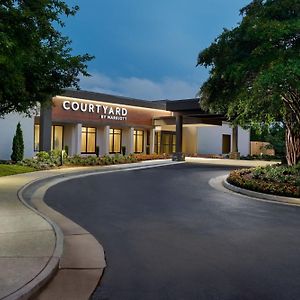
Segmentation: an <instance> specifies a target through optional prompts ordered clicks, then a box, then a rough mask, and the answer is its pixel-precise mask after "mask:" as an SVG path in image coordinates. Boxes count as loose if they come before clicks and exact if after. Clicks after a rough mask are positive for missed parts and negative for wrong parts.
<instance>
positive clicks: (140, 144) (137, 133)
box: [133, 130, 144, 153]
mask: <svg viewBox="0 0 300 300" xmlns="http://www.w3.org/2000/svg"><path fill="white" fill-rule="evenodd" d="M133 138H134V152H135V153H142V152H144V131H143V130H134V132H133Z"/></svg>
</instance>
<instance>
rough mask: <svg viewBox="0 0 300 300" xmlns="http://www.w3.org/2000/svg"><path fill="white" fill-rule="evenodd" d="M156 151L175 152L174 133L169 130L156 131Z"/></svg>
mask: <svg viewBox="0 0 300 300" xmlns="http://www.w3.org/2000/svg"><path fill="white" fill-rule="evenodd" d="M155 151H156V153H158V154H160V153H166V154H171V153H174V152H176V133H174V132H171V131H158V132H156V133H155Z"/></svg>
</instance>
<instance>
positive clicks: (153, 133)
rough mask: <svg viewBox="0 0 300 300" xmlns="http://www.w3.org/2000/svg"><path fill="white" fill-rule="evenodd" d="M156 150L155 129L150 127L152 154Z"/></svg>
mask: <svg viewBox="0 0 300 300" xmlns="http://www.w3.org/2000/svg"><path fill="white" fill-rule="evenodd" d="M154 151H155V129H154V128H153V129H150V154H153V153H154Z"/></svg>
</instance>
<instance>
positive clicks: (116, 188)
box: [45, 163, 300, 300]
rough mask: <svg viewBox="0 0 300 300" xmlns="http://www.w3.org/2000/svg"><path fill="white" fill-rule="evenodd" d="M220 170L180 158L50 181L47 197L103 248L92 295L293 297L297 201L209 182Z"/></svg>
mask: <svg viewBox="0 0 300 300" xmlns="http://www.w3.org/2000/svg"><path fill="white" fill-rule="evenodd" d="M228 170H229V168H228V167H222V166H208V165H196V164H188V163H186V164H178V165H173V166H167V167H159V168H153V169H145V170H135V171H129V172H116V173H108V174H100V175H96V176H90V177H85V178H81V179H73V180H71V181H67V182H64V183H61V184H58V185H56V186H54V187H52V188H50V189H49V190H48V192H47V194H46V197H45V200H46V202H47V203H48V204H49V205H50V206H51V207H53V208H54V209H56V210H58V211H60V212H62V213H63V214H64V215H66V216H68V217H69V218H71V219H72V220H74V221H75V222H77V223H79V224H80V225H81V226H83V227H84V228H86V229H87V230H88V231H90V232H91V233H92V234H93V235H94V236H95V237H96V238H97V239H98V240H99V242H100V243H101V244H102V245H103V247H104V249H105V251H106V260H107V264H108V266H107V269H106V271H105V273H104V276H103V278H102V282H101V287H99V288H98V289H97V290H96V292H95V293H94V295H93V299H94V300H95V299H97V300H98V299H101V300H115V299H116V300H126V299H128V300H135V299H137V300H148V299H149V300H150V299H151V300H161V299H164V300H165V299H172V300H179V299H180V300H190V299H191V300H192V299H197V300H200V299H205V300H210V299H222V300H223V299H228V300H233V299H243V300H247V299H251V300H253V299H255V300H258V299H263V300H268V299H270V300H271V299H272V300H276V299H278V300H279V299H280V300H283V299H287V300H292V299H300V218H299V216H300V208H298V207H294V206H285V205H278V204H270V203H266V202H259V201H254V200H251V199H247V198H244V197H242V196H239V195H234V194H230V193H222V192H220V191H217V190H215V189H213V188H212V187H210V186H209V185H208V180H209V179H210V178H212V177H216V176H219V175H223V174H226V173H227V172H228Z"/></svg>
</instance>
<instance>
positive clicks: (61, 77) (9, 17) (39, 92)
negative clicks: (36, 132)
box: [0, 0, 93, 117]
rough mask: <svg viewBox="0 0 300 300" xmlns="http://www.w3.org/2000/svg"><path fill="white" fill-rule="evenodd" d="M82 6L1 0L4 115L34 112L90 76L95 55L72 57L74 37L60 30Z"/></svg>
mask: <svg viewBox="0 0 300 300" xmlns="http://www.w3.org/2000/svg"><path fill="white" fill-rule="evenodd" d="M77 10H78V7H77V6H76V7H73V8H70V7H68V5H67V4H66V3H65V2H64V1H59V0H26V1H25V0H2V1H1V2H0V117H1V116H4V115H5V114H7V113H10V112H13V111H16V112H25V113H30V110H31V109H32V108H34V107H36V105H37V103H38V102H39V103H41V104H42V105H43V104H47V103H51V101H50V99H51V97H52V96H54V95H57V94H60V93H61V92H62V90H63V89H64V88H67V87H76V88H79V86H78V82H79V80H78V75H79V74H80V73H81V74H83V75H85V76H88V75H89V74H88V73H87V71H86V69H87V65H86V62H88V61H90V60H91V59H92V58H93V57H92V56H90V55H88V54H84V55H77V56H72V54H71V52H72V49H71V48H70V43H71V41H70V40H69V38H68V37H65V36H63V35H62V34H61V33H60V32H59V31H58V30H57V28H58V29H59V28H61V27H63V26H64V23H63V21H62V18H63V17H65V16H73V15H75V13H76V12H77Z"/></svg>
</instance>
